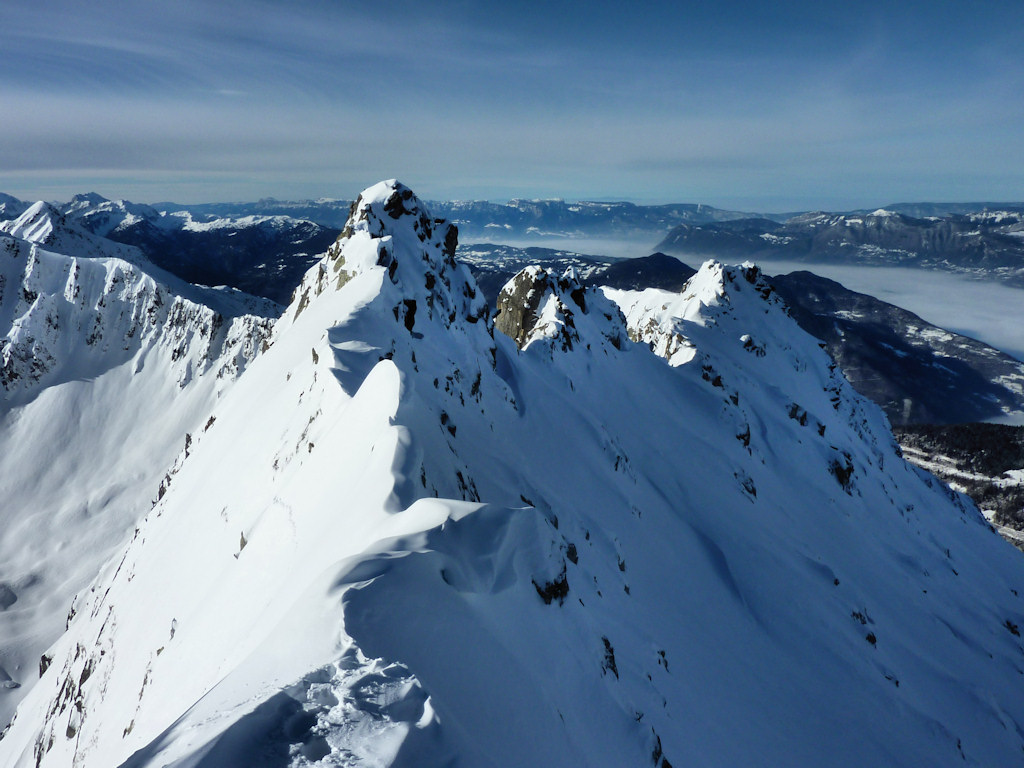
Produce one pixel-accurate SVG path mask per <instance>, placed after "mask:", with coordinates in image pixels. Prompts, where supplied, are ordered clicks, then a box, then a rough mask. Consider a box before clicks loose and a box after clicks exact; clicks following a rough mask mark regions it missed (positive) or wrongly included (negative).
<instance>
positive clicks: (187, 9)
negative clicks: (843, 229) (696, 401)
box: [0, 0, 1024, 209]
mask: <svg viewBox="0 0 1024 768" xmlns="http://www.w3.org/2000/svg"><path fill="white" fill-rule="evenodd" d="M999 10H1000V11H1001V12H1002V13H1003V17H1002V20H1001V21H1000V22H999V23H996V22H995V21H994V20H991V19H988V20H986V19H987V17H986V15H985V14H981V13H980V12H979V11H978V9H977V8H976V6H969V5H967V4H966V3H961V2H959V1H958V0H957V1H955V2H953V3H949V4H944V5H943V7H942V8H941V9H937V10H936V9H929V10H928V13H927V14H925V13H916V12H915V11H914V10H913V9H912V8H911V7H910V5H907V6H901V7H900V8H899V9H895V10H893V9H892V8H891V7H890V4H886V5H883V4H880V3H879V4H864V5H863V7H861V8H858V9H856V11H857V12H856V13H853V12H851V13H849V14H822V13H821V12H820V9H819V8H818V6H815V5H813V4H811V3H809V2H796V3H789V4H779V5H773V6H772V7H768V6H765V5H764V4H761V3H754V2H752V1H750V2H735V1H734V2H726V3H719V4H715V5H714V6H711V5H704V6H700V7H684V6H682V5H680V4H669V3H652V4H644V5H643V6H642V7H641V6H636V7H623V6H622V5H621V4H612V3H606V2H601V1H597V2H591V3H587V4H583V3H559V4H549V5H548V6H545V7H544V8H543V9H542V10H541V9H539V8H538V7H537V6H536V5H535V4H531V3H501V4H492V5H480V4H470V3H466V2H456V1H454V0H453V1H450V2H439V3H434V4H430V5H429V6H428V5H424V4H422V3H413V2H406V1H405V0H394V2H391V3H389V4H388V6H387V7H386V8H384V7H381V6H374V5H369V4H362V5H355V4H351V3H341V2H334V1H331V0H296V2H292V3H288V4H283V3H279V2H270V1H269V0H252V1H250V2H246V3H242V2H239V1H238V0H224V1H223V2H211V1H209V0H179V1H178V2H174V3H171V2H168V1H167V0H155V2H152V3H136V4H121V3H114V2H113V0H97V2H93V3H90V4H82V3H73V2H70V0H54V2H51V3H48V4H47V5H46V9H45V10H41V9H40V7H39V6H38V4H30V3H28V2H26V0H11V2H8V3H5V4H4V5H3V7H2V8H0V51H2V53H0V56H2V61H3V64H4V78H3V80H2V82H0V100H2V102H3V104H4V105H5V109H4V110H3V112H0V132H2V135H3V136H4V141H3V142H2V143H0V169H2V170H0V188H6V189H9V190H10V191H12V192H21V193H22V194H26V193H30V192H31V191H32V189H33V184H36V183H38V184H39V185H42V184H43V183H44V181H43V180H44V179H45V180H46V181H45V183H46V188H47V189H53V188H54V185H55V184H56V183H57V182H56V181H55V179H57V178H58V177H59V176H60V174H61V173H64V174H65V175H66V179H67V187H66V189H67V190H68V192H71V191H74V189H75V188H76V187H77V186H78V185H81V184H84V183H87V182H89V181H90V180H99V181H102V180H103V179H108V180H109V179H119V180H125V179H128V180H130V179H132V178H137V179H139V180H142V179H145V180H146V181H145V184H143V186H144V187H145V188H146V189H149V188H150V185H151V184H152V180H153V179H156V178H158V177H159V175H160V174H162V173H165V174H171V173H172V172H184V174H185V176H184V177H178V176H171V175H168V176H167V178H168V187H167V194H166V195H157V197H170V196H171V195H172V194H177V191H176V190H183V189H185V187H182V186H180V185H178V182H175V181H174V179H179V180H180V178H185V177H187V179H188V187H187V188H188V190H189V191H190V192H193V191H196V190H201V189H202V185H201V181H200V180H201V179H203V178H207V179H208V180H209V181H208V186H207V187H206V190H207V192H206V193H205V194H203V195H200V197H202V198H207V199H225V198H236V199H237V198H240V197H245V196H250V195H254V194H275V195H278V196H281V195H283V194H285V192H284V188H285V187H287V188H288V189H291V190H301V191H304V192H303V194H305V195H308V196H312V197H316V196H319V195H322V194H326V195H334V196H344V195H345V194H351V193H352V190H354V189H358V188H360V187H361V186H362V185H364V184H366V183H368V182H370V181H372V180H374V179H376V178H378V177H384V176H389V175H398V176H401V177H403V178H406V179H408V180H410V182H415V183H417V185H418V186H419V188H421V189H425V190H426V192H427V193H429V194H430V195H432V196H437V197H442V196H459V197H470V196H491V197H497V196H502V195H506V194H523V195H559V196H564V197H605V198H607V197H614V196H622V197H630V198H634V199H636V198H641V199H662V200H663V199H668V198H675V199H681V200H695V199H700V200H703V201H704V202H710V203H715V202H724V201H726V200H728V199H737V198H739V197H742V198H744V199H747V200H748V201H760V205H759V206H758V207H759V208H761V209H769V208H795V207H826V205H827V204H828V203H826V201H830V203H835V207H841V204H842V203H843V201H845V202H846V204H847V205H848V206H854V205H869V204H872V203H875V204H880V203H882V202H886V201H891V200H893V199H896V198H903V199H907V198H911V197H921V196H923V197H928V198H931V199H939V198H944V199H950V198H956V197H967V196H977V195H978V193H979V192H980V191H981V190H983V189H986V190H987V194H983V195H981V196H984V197H990V198H991V197H1024V190H1021V185H1020V177H1019V176H1015V175H1014V174H1013V173H1010V172H1008V170H1007V169H1012V168H1014V167H1016V168H1020V167H1024V147H1022V146H1021V143H1020V142H1019V141H1015V140H1014V137H1015V136H1018V135H1019V125H1020V118H1021V117H1022V111H1024V99H1021V98H1019V96H1020V91H1021V84H1022V78H1024V56H1022V54H1021V52H1020V50H1019V47H1015V46H1014V45H1013V44H1012V36H1011V35H1009V34H1008V32H1007V31H1006V30H1007V29H1008V28H1010V27H1012V26H1013V24H1012V23H1011V22H1012V21H1013V20H1018V21H1021V22H1024V8H1021V7H1020V6H1018V5H1006V6H1005V7H1004V8H1001V9H999ZM962 19H966V20H967V21H963V22H962V23H961V21H962ZM939 43H941V44H942V45H943V46H945V47H944V48H940V47H937V44H939ZM971 83H974V84H975V86H974V87H970V85H969V84H971ZM33 179H37V180H38V182H34V181H33ZM140 183H141V181H140ZM36 188H37V189H42V188H43V186H38V187H36ZM79 188H80V187H79ZM115 193H117V192H116V191H115ZM288 194H294V193H288ZM193 199H195V198H193ZM815 199H817V200H821V203H820V205H815V204H813V203H812V202H811V201H812V200H815Z"/></svg>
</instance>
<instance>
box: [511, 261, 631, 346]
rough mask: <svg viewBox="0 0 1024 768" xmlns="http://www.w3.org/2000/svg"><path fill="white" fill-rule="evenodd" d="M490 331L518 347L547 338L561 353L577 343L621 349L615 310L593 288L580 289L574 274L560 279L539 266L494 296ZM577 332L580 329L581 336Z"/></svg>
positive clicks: (621, 322)
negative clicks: (494, 304) (492, 327)
mask: <svg viewBox="0 0 1024 768" xmlns="http://www.w3.org/2000/svg"><path fill="white" fill-rule="evenodd" d="M497 304H498V313H497V316H496V317H495V321H494V323H495V328H496V329H497V330H499V331H501V332H502V333H504V334H505V335H506V336H508V337H509V338H510V339H512V340H513V341H514V342H515V343H516V346H517V347H519V349H525V348H526V347H528V346H529V345H530V344H531V343H532V342H534V341H536V340H538V339H549V340H550V341H551V342H552V344H553V346H557V347H559V348H561V349H562V350H563V351H568V350H571V349H573V348H574V347H575V346H578V345H580V343H581V338H582V339H583V343H585V344H589V343H590V342H594V343H597V344H602V343H609V344H611V345H612V346H614V347H616V348H621V346H622V342H623V341H624V336H625V333H624V330H625V328H624V320H623V318H622V314H621V313H620V312H619V311H618V308H617V307H616V306H615V305H613V304H612V303H611V302H609V301H608V300H607V299H606V298H605V297H604V295H603V294H601V293H600V292H599V291H598V290H597V289H595V288H586V287H584V286H583V285H582V284H581V283H580V281H579V279H578V277H577V276H576V272H575V270H572V269H570V270H568V271H566V272H565V273H564V274H562V275H561V276H556V275H555V274H554V273H552V272H549V271H548V270H546V269H544V268H542V267H536V266H533V267H526V268H525V269H523V270H522V271H521V272H519V274H517V275H516V276H515V277H513V278H512V279H511V280H510V281H509V282H508V283H506V284H505V287H504V288H502V290H501V293H499V294H498V302H497ZM581 330H582V331H583V333H582V335H581Z"/></svg>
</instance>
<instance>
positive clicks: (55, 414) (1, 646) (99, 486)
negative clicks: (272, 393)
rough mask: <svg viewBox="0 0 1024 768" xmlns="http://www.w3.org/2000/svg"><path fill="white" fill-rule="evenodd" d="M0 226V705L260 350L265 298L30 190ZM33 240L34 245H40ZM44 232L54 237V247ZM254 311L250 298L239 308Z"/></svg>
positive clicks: (11, 701)
mask: <svg viewBox="0 0 1024 768" xmlns="http://www.w3.org/2000/svg"><path fill="white" fill-rule="evenodd" d="M6 230H7V231H6V232H4V233H0V499H2V501H0V594H2V595H4V596H5V597H4V598H3V599H0V720H3V721H4V723H6V722H7V720H8V719H9V718H10V717H11V715H12V714H13V711H14V707H15V705H16V703H17V701H18V700H19V699H20V698H21V696H22V695H23V694H25V693H26V692H27V691H28V689H29V688H30V687H31V686H32V684H33V683H34V681H35V680H36V679H37V678H38V666H39V659H40V655H41V654H42V653H43V651H45V649H46V648H47V647H48V646H49V645H50V644H51V643H52V642H53V641H54V640H56V639H57V637H59V635H60V634H61V632H62V631H63V630H64V628H65V619H66V615H67V614H68V610H69V608H70V607H71V601H72V598H73V597H74V595H75V593H76V592H78V591H79V590H83V589H85V588H87V587H88V585H89V583H90V582H91V581H92V580H93V579H94V578H95V577H96V573H97V571H98V570H99V568H100V566H101V565H102V564H103V562H105V561H106V560H107V559H108V558H109V557H111V556H112V555H113V553H114V552H115V551H116V550H117V549H118V548H119V547H121V546H123V542H124V540H125V538H126V535H127V534H128V533H130V532H131V530H132V528H133V526H134V524H135V523H136V522H137V521H138V519H139V518H140V517H141V516H142V514H143V513H144V511H145V510H146V509H147V508H148V506H149V503H150V501H151V500H152V499H154V498H155V497H156V495H157V493H158V487H159V485H160V482H161V479H162V478H163V476H164V474H165V472H166V470H167V468H168V467H169V466H170V464H171V463H172V462H173V461H174V459H175V457H176V456H177V455H178V454H179V453H180V452H181V451H182V449H183V446H184V444H185V441H186V434H187V433H189V432H192V431H197V430H199V429H201V428H202V426H203V423H204V422H203V421H200V419H204V418H205V415H206V412H207V411H209V409H210V408H211V407H212V404H213V403H214V402H216V399H217V397H218V396H219V394H220V393H221V392H222V391H224V390H225V389H226V388H227V387H228V386H229V385H230V383H231V382H232V381H233V380H234V379H235V378H236V377H237V375H238V373H240V372H241V371H242V370H243V369H244V367H245V365H246V364H247V363H248V362H249V361H250V360H252V359H253V358H254V357H255V356H256V355H257V354H258V353H259V351H260V349H261V347H262V345H263V344H264V343H265V340H266V339H267V337H268V336H269V333H270V329H271V326H272V320H271V319H270V318H269V317H267V314H268V311H269V310H271V309H272V308H273V305H271V304H270V302H265V301H259V300H255V299H252V298H251V297H244V296H242V295H241V294H238V293H237V292H229V291H213V290H203V289H197V288H195V287H193V286H187V285H185V284H183V283H181V282H180V281H177V280H175V279H174V278H172V277H171V276H170V275H166V274H164V273H162V272H161V271H159V270H156V269H155V268H152V267H150V266H148V265H145V263H144V261H142V260H139V261H137V262H135V263H132V262H128V261H125V260H123V259H122V258H119V256H130V257H138V254H137V253H136V252H134V249H128V248H126V247H124V246H120V245H117V244H114V243H110V242H109V241H105V240H103V239H102V238H97V237H94V236H92V235H90V234H88V233H84V232H82V231H81V230H78V229H77V228H76V227H74V226H73V225H69V224H68V222H67V221H66V220H64V218H63V217H62V216H61V215H60V214H59V213H57V212H56V211H54V209H52V208H50V207H49V206H47V205H46V204H45V203H37V204H36V205H35V206H32V207H31V208H30V209H29V210H28V211H26V213H25V214H24V215H23V216H22V217H20V218H19V219H18V220H16V221H14V222H10V223H9V226H7V227H6ZM42 243H45V244H46V245H45V247H43V245H41V244H42ZM53 248H64V249H67V250H65V251H63V252H58V251H55V250H52V249H53ZM254 310H255V311H257V312H259V313H260V314H257V315H252V314H247V313H246V312H247V311H254Z"/></svg>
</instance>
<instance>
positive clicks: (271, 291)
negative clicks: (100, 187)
mask: <svg viewBox="0 0 1024 768" xmlns="http://www.w3.org/2000/svg"><path fill="white" fill-rule="evenodd" d="M347 209H348V206H347V204H346V210H347ZM61 211H62V212H63V213H64V214H65V215H66V217H67V218H68V219H69V220H70V221H73V222H74V223H75V224H77V225H79V226H80V227H81V228H82V229H85V230H87V231H89V232H91V233H92V234H94V235H98V236H102V237H104V238H106V239H108V240H113V241H116V242H118V243H124V244H126V245H131V246H134V247H136V248H138V249H139V250H141V251H142V252H143V253H145V254H146V256H147V258H149V259H150V261H152V262H153V263H154V264H157V265H158V266H160V267H161V268H163V269H165V270H167V271H169V272H171V273H173V274H175V275H177V276H178V277H180V278H181V279H183V280H186V281H188V282H191V283H198V284H201V285H211V286H215V285H227V286H230V287H233V288H238V289H239V290H242V291H245V292H246V293H250V294H253V295H256V296H263V297H266V298H268V299H271V300H273V301H276V302H280V303H282V304H286V303H287V302H288V299H289V297H290V296H291V292H292V290H293V289H294V288H295V285H296V284H297V283H298V282H299V280H300V279H301V278H302V275H303V274H305V272H306V270H307V269H309V267H310V265H312V264H313V263H315V262H316V260H317V259H318V258H319V256H320V254H322V253H323V252H324V251H325V250H327V247H328V246H329V245H330V244H331V243H332V242H333V241H334V239H335V238H336V237H337V235H338V229H332V228H330V227H325V226H322V225H320V224H315V223H313V222H312V221H307V220H303V219H298V218H294V217H290V216H281V215H275V216H269V215H251V214H250V215H241V216H233V217H217V216H214V215H212V214H202V213H198V212H192V211H188V210H176V211H172V212H165V211H158V210H157V209H156V208H153V207H151V206H147V205H139V204H137V203H132V202H128V201H126V200H107V199H106V198H104V197H101V196H100V195H97V194H95V193H90V194H86V195H76V196H75V197H74V198H72V200H71V201H70V202H69V203H66V204H64V205H63V206H61Z"/></svg>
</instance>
